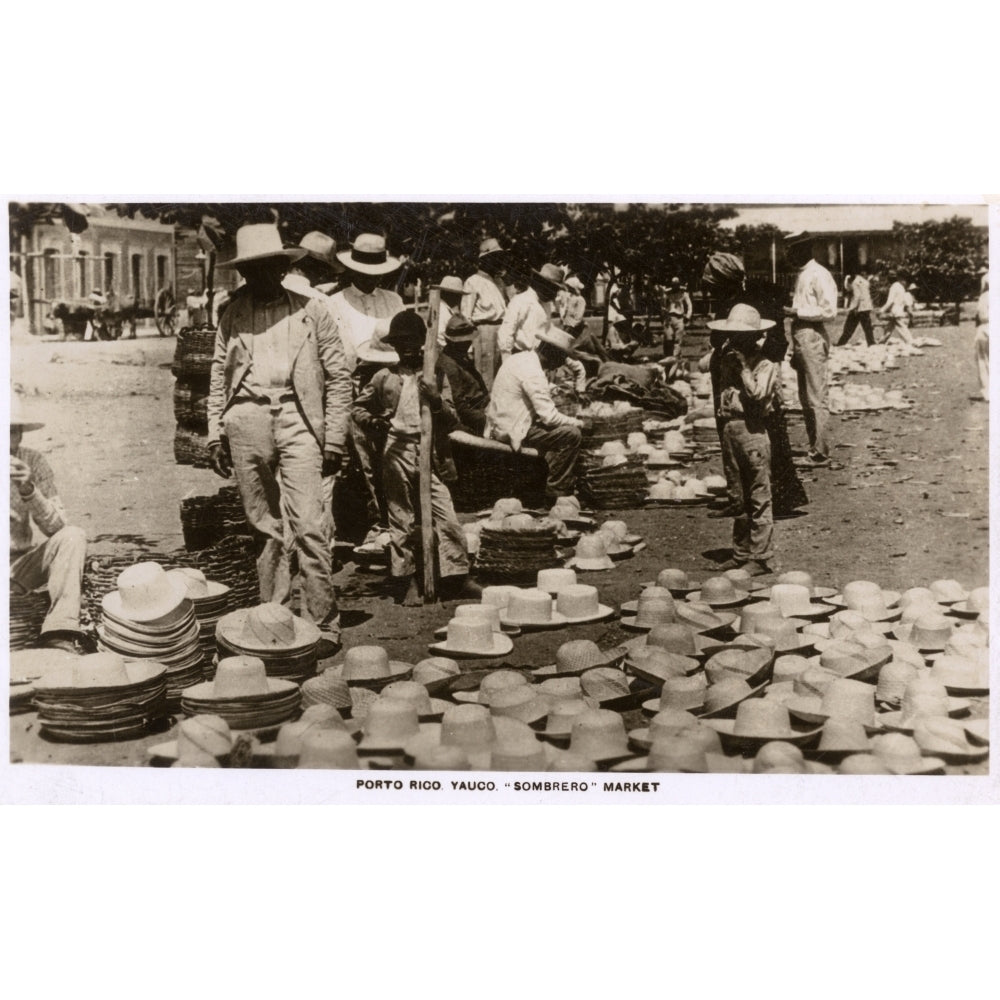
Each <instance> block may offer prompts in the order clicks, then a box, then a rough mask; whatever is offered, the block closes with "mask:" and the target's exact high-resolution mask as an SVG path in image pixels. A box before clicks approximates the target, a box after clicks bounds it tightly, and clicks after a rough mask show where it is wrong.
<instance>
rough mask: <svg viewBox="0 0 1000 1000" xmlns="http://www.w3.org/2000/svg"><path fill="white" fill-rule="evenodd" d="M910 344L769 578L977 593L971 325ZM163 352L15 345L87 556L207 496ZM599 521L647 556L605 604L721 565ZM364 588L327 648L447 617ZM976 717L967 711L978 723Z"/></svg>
mask: <svg viewBox="0 0 1000 1000" xmlns="http://www.w3.org/2000/svg"><path fill="white" fill-rule="evenodd" d="M915 333H917V334H918V335H920V334H926V335H929V336H932V337H937V338H939V339H940V340H941V341H942V346H941V347H939V348H927V349H926V350H925V355H924V356H923V357H912V358H901V359H900V368H899V369H898V370H896V371H890V372H887V373H885V374H880V375H872V374H867V375H854V376H849V378H850V380H852V381H865V382H869V383H871V384H874V385H882V386H885V387H887V388H899V389H902V390H904V395H905V396H906V397H908V398H911V399H913V400H915V403H916V405H915V406H914V407H913V409H911V410H908V411H893V410H888V411H883V412H867V413H860V414H849V415H844V416H833V417H832V422H831V430H832V435H833V438H834V441H835V442H836V446H835V448H834V450H833V457H834V462H833V464H832V465H831V467H830V468H827V469H821V470H814V471H809V472H806V473H804V478H805V480H806V482H805V485H806V489H807V491H808V493H809V497H810V503H809V506H808V508H807V510H808V515H807V516H805V517H800V518H796V519H793V520H786V521H779V522H778V524H777V526H776V540H777V550H778V559H777V563H778V566H779V568H780V569H806V570H809V571H810V572H812V574H813V576H814V578H815V579H816V581H817V583H822V584H826V585H830V586H839V585H842V584H844V583H845V582H848V581H850V580H855V579H871V580H875V581H877V582H879V583H880V584H882V585H883V586H884V587H888V588H893V589H899V590H902V589H905V588H907V587H911V586H918V585H923V586H926V585H927V584H928V583H929V582H931V581H932V580H935V579H939V578H948V577H954V578H956V579H958V580H959V581H961V582H962V583H963V584H964V585H965V586H967V587H973V586H979V585H983V584H985V583H986V582H987V572H988V537H989V536H988V528H989V523H988V502H989V495H988V408H987V407H986V405H985V404H983V403H977V402H973V401H971V400H970V396H971V394H972V393H973V392H975V390H976V373H975V368H974V363H973V358H972V335H973V326H972V324H971V322H968V321H964V322H963V323H962V324H961V326H959V327H948V328H945V329H928V330H919V331H915ZM174 346H175V341H174V340H173V339H169V340H164V339H160V338H159V337H157V336H156V333H155V330H148V331H140V336H139V339H138V340H133V341H123V342H112V343H83V342H65V343H63V342H43V341H40V340H38V339H37V338H31V337H29V336H27V335H26V334H19V333H18V332H16V331H15V334H14V340H13V342H12V360H11V367H12V372H11V378H12V383H13V385H14V386H15V387H18V388H20V389H22V390H23V391H24V392H25V393H26V394H27V395H28V397H29V399H30V402H31V404H32V408H33V409H37V410H39V411H41V412H42V413H43V414H44V419H45V420H46V421H47V423H46V426H45V428H44V429H43V430H41V431H38V432H34V433H32V434H29V435H28V436H27V438H26V439H25V444H26V445H27V446H29V447H33V448H36V449H38V450H41V451H42V452H44V453H45V454H46V455H47V456H48V458H49V460H50V463H51V465H52V467H53V469H54V472H55V475H56V480H57V483H58V485H59V488H60V493H61V495H62V497H63V499H64V501H65V504H66V507H67V510H68V511H69V514H70V517H71V519H72V521H73V522H74V523H77V524H79V525H81V526H82V527H83V528H84V529H85V530H86V531H87V534H88V536H89V537H90V539H91V540H92V543H93V544H94V546H95V548H96V549H98V550H104V551H107V550H108V548H109V547H110V546H109V543H110V542H111V540H112V539H119V540H122V539H125V540H127V536H136V535H137V536H143V537H145V538H147V539H150V540H152V541H155V542H156V544H157V548H158V549H161V550H162V551H169V550H173V549H177V548H178V547H180V546H181V544H182V536H181V526H180V518H179V501H180V499H181V498H182V497H183V496H185V494H187V493H188V492H189V491H191V490H194V491H196V492H201V493H208V492H214V491H215V489H216V488H217V487H218V486H219V485H221V482H220V480H218V479H217V478H216V477H215V476H214V475H213V474H212V473H211V472H209V471H207V470H199V469H191V468H189V467H186V466H177V465H175V464H174V460H173V449H172V442H173V431H174V421H173V411H172V391H173V382H174V380H173V376H172V375H171V372H170V363H171V359H172V357H173V352H174ZM790 431H791V437H792V444H793V446H794V447H796V448H798V447H804V444H805V432H804V428H803V425H802V423H801V420H800V419H795V420H793V421H792V423H791V427H790ZM698 471H699V472H701V473H707V472H721V466H720V464H719V462H718V460H717V459H716V460H715V462H714V463H713V464H710V465H703V466H701V467H700V468H699V469H698ZM606 515H607V516H609V517H610V516H621V517H624V518H625V519H626V520H627V522H628V525H629V528H630V529H631V530H632V531H634V532H636V533H639V534H642V535H644V536H645V538H646V540H647V542H648V546H647V548H646V550H645V551H643V552H641V553H640V554H639V555H637V556H636V557H635V558H633V559H630V560H626V561H625V562H622V563H618V564H616V567H615V569H614V570H612V571H610V572H607V573H600V574H592V575H590V576H588V579H587V582H590V583H595V584H596V585H597V586H598V587H599V588H600V592H601V600H602V602H604V603H607V604H617V603H618V602H620V601H624V600H628V599H632V598H635V597H636V596H637V595H638V591H639V584H640V583H641V582H643V581H647V580H650V579H652V578H653V577H655V575H656V572H657V571H658V570H659V569H661V568H663V567H665V566H668V565H675V566H679V567H682V568H684V569H686V570H688V571H689V572H692V573H694V574H697V575H700V576H701V577H704V576H708V575H711V570H712V568H713V566H714V565H715V564H716V561H717V560H721V559H723V558H725V557H726V555H727V554H728V553H726V552H725V551H724V550H725V549H727V547H728V545H729V537H728V536H729V530H730V522H729V521H725V520H710V519H708V518H707V516H706V511H705V509H704V508H701V507H696V508H688V509H670V510H664V509H661V510H634V511H625V512H621V513H620V514H613V513H612V512H610V511H609V512H606ZM376 579H377V578H374V577H372V576H371V575H370V574H366V573H361V572H356V571H355V568H354V567H353V566H352V565H350V564H349V565H348V566H347V567H345V569H344V570H343V571H342V573H341V574H340V575H339V577H338V581H339V583H340V585H341V606H342V608H343V609H344V610H345V611H350V612H352V614H351V615H349V616H347V623H348V625H349V627H348V628H347V629H346V630H345V642H346V643H347V644H363V643H370V642H378V643H380V644H384V645H385V646H386V647H387V649H388V650H389V653H390V655H391V656H392V657H394V658H398V659H404V660H409V661H416V660H419V659H421V658H423V657H424V656H426V655H427V652H426V649H427V645H428V643H429V642H430V641H432V640H431V633H432V632H433V630H434V628H435V627H437V626H439V625H442V624H444V623H445V622H446V621H447V619H448V617H449V614H448V611H447V609H446V608H443V607H441V606H433V607H428V608H422V609H418V610H417V611H416V612H414V611H413V610H412V609H403V608H401V607H397V606H395V605H392V604H390V603H389V602H388V601H387V600H386V599H384V598H381V597H377V596H373V591H372V583H373V582H374V581H375V580H376ZM626 636H627V633H625V632H623V631H622V629H621V627H620V626H619V625H618V624H617V623H616V622H612V623H610V624H603V625H592V626H583V627H578V628H575V629H574V630H573V632H572V635H569V634H568V633H563V632H560V631H556V632H551V633H537V634H535V635H531V636H525V637H523V638H522V639H520V640H518V641H517V643H515V648H514V653H513V654H512V655H511V657H509V658H508V662H510V663H511V664H512V665H515V666H519V665H535V666H539V665H542V664H545V663H551V662H552V661H553V658H554V657H553V654H554V652H555V649H556V648H557V647H558V645H559V644H560V643H562V642H564V641H565V640H566V639H567V638H591V639H594V640H596V641H597V642H599V643H600V644H601V645H602V646H603V647H607V646H610V645H614V644H616V643H617V642H619V641H621V640H622V639H623V638H624V637H626ZM984 711H985V701H984V702H983V704H982V705H980V706H979V714H982V713H983V712H984ZM34 719H35V716H34V714H27V715H20V716H14V717H12V719H11V729H12V757H13V759H15V760H18V759H27V760H35V761H58V762H71V761H77V762H81V763H103V764H111V763H131V764H140V763H143V760H144V755H143V749H144V746H145V745H146V744H147V743H152V742H156V741H157V740H162V739H164V736H163V735H162V734H160V735H158V736H157V737H150V738H148V739H147V740H145V741H132V742H126V743H121V744H107V745H97V746H89V747H86V746H85V747H73V746H61V745H59V744H55V743H46V742H43V741H42V740H41V739H39V738H38V737H37V736H36V735H35V734H34V732H33V731H32V729H33V721H34ZM984 766H985V765H984Z"/></svg>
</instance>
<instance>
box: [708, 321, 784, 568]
mask: <svg viewBox="0 0 1000 1000" xmlns="http://www.w3.org/2000/svg"><path fill="white" fill-rule="evenodd" d="M708 326H709V329H710V330H712V331H713V332H717V333H722V334H724V335H725V336H726V338H727V341H726V343H725V345H724V346H723V347H721V348H719V350H720V351H721V354H722V358H721V366H720V391H719V399H718V418H719V421H720V423H721V424H722V465H723V468H724V469H725V472H726V481H727V484H728V486H729V488H730V490H731V491H732V498H733V505H734V507H735V518H734V520H733V558H732V560H731V562H730V563H728V564H726V566H725V568H726V569H735V568H745V569H746V570H748V571H749V572H750V573H752V574H755V575H756V574H760V573H769V572H771V570H770V567H769V566H768V562H769V561H770V560H771V559H772V558H773V557H774V541H773V535H774V517H773V514H772V509H771V443H770V439H769V438H768V425H767V419H768V415H769V413H770V411H771V408H772V407H773V405H774V397H775V395H776V393H777V392H778V391H779V387H780V386H779V381H780V380H779V374H780V373H779V369H778V366H777V365H776V364H775V363H774V362H773V361H769V360H768V359H767V358H766V357H765V356H764V354H763V352H762V348H763V347H764V344H765V341H766V339H767V338H766V334H767V331H768V330H769V329H770V328H771V327H772V326H774V321H773V320H765V319H761V316H760V313H759V312H758V311H757V310H756V309H754V308H753V306H749V305H746V304H742V303H741V304H737V305H735V306H733V308H732V309H731V310H730V311H729V315H728V316H727V317H726V319H724V320H713V321H712V322H711V323H709V324H708Z"/></svg>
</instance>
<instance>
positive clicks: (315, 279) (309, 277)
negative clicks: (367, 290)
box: [282, 230, 344, 302]
mask: <svg viewBox="0 0 1000 1000" xmlns="http://www.w3.org/2000/svg"><path fill="white" fill-rule="evenodd" d="M299 249H301V250H305V256H304V257H302V258H300V259H299V260H297V261H294V262H293V263H292V265H291V267H290V268H289V270H288V274H286V275H285V279H284V281H282V284H283V285H284V286H285V288H287V289H289V291H292V292H299V293H301V294H302V295H305V296H306V297H307V298H310V299H321V301H324V302H325V301H328V300H329V295H330V292H331V291H333V289H334V288H335V287H336V281H337V277H338V275H341V274H343V273H344V265H343V264H341V263H340V261H339V260H337V242H336V240H334V238H333V237H332V236H327V235H326V233H321V232H318V231H317V230H313V232H311V233H306V234H305V236H303V237H302V239H301V240H300V241H299Z"/></svg>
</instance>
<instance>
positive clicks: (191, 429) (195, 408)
mask: <svg viewBox="0 0 1000 1000" xmlns="http://www.w3.org/2000/svg"><path fill="white" fill-rule="evenodd" d="M214 350H215V330H214V329H212V328H211V327H187V328H185V329H183V330H181V331H180V333H179V334H178V335H177V351H176V352H175V354H174V363H173V366H172V371H173V373H174V376H175V378H176V379H177V382H176V385H175V386H174V419H175V420H176V421H177V428H176V430H175V432H174V461H175V462H177V464H178V465H195V466H199V467H203V468H205V467H207V466H208V447H207V444H206V442H207V439H208V415H207V402H208V383H209V378H210V376H211V372H212V354H213V352H214Z"/></svg>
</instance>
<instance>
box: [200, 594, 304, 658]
mask: <svg viewBox="0 0 1000 1000" xmlns="http://www.w3.org/2000/svg"><path fill="white" fill-rule="evenodd" d="M215 634H216V636H217V637H218V638H220V639H222V640H223V641H224V642H226V643H227V644H228V645H230V646H232V647H234V648H236V649H239V650H241V651H242V652H246V653H277V652H279V651H280V652H292V651H295V650H304V649H306V648H308V647H310V646H314V645H315V644H316V643H318V642H319V639H320V632H319V629H318V628H317V627H316V626H315V625H313V624H312V622H307V621H306V620H305V619H303V618H299V617H298V616H297V615H293V614H292V612H291V611H289V610H288V608H286V607H284V606H283V605H281V604H275V603H273V602H271V603H267V604H259V605H257V607H255V608H241V609H240V610H238V611H232V612H230V613H229V614H228V615H225V616H224V617H223V618H220V619H219V624H218V625H216V627H215Z"/></svg>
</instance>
